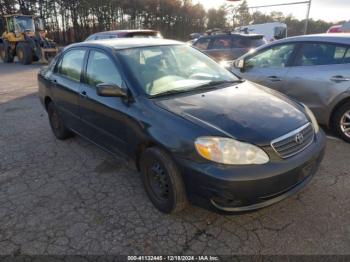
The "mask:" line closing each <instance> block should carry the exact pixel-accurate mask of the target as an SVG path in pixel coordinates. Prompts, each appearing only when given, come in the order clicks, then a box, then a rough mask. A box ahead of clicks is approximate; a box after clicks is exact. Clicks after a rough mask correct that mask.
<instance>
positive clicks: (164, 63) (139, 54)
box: [118, 45, 239, 96]
mask: <svg viewBox="0 0 350 262" xmlns="http://www.w3.org/2000/svg"><path fill="white" fill-rule="evenodd" d="M118 54H119V57H120V58H121V60H122V61H123V62H124V63H125V64H127V66H128V67H129V69H130V70H131V71H132V73H133V75H134V77H135V78H136V79H137V81H138V82H139V84H140V86H141V87H142V89H143V90H144V92H145V93H146V94H147V95H149V96H158V95H162V94H170V93H180V92H188V91H192V90H194V89H201V88H208V87H211V88H216V87H217V86H218V85H219V84H222V83H230V82H235V81H239V79H238V78H237V77H235V76H234V75H233V74H232V73H231V72H229V71H228V70H226V69H224V68H223V67H221V66H220V65H219V64H217V63H216V62H214V61H213V60H212V59H210V58H209V57H208V56H206V55H204V54H203V53H201V52H200V51H198V50H196V49H194V48H192V47H190V46H187V45H167V46H153V47H141V48H131V49H125V50H121V51H119V52H118Z"/></svg>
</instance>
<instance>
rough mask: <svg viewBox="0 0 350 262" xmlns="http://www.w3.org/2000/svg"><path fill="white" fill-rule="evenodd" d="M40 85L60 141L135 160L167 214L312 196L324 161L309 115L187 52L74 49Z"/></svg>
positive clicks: (120, 45) (119, 44)
mask: <svg viewBox="0 0 350 262" xmlns="http://www.w3.org/2000/svg"><path fill="white" fill-rule="evenodd" d="M38 80H39V97H40V100H41V102H42V104H43V106H44V107H45V109H46V110H47V113H48V116H49V122H50V125H51V128H52V131H53V134H54V135H55V136H56V137H57V138H58V139H65V138H68V137H69V136H71V135H72V134H73V133H75V134H79V135H81V136H83V137H85V138H87V139H88V140H90V141H92V142H93V143H95V144H97V145H99V146H100V147H102V148H103V149H105V150H106V151H108V152H110V153H112V154H115V155H122V156H126V158H130V157H131V158H132V159H134V160H135V163H136V166H137V167H138V169H139V170H140V171H141V174H142V180H143V183H144V186H145V189H146V192H147V194H148V196H149V198H150V200H151V201H152V203H153V204H154V205H155V206H156V207H157V208H158V209H159V210H160V211H162V212H166V213H170V212H176V211H180V210H182V209H183V208H184V207H185V206H186V205H187V200H188V199H189V200H191V202H192V203H195V204H199V205H201V206H204V207H208V208H209V207H215V208H217V209H219V210H223V211H247V210H254V209H258V208H262V207H265V206H268V205H271V204H273V203H275V202H277V201H280V200H282V199H284V198H286V197H288V196H290V195H292V194H294V193H295V192H297V191H298V190H300V189H301V188H302V187H304V186H305V185H306V184H307V183H308V182H309V181H310V180H311V178H312V176H313V174H314V173H315V172H316V170H317V168H318V166H319V164H320V161H321V159H322V156H323V152H324V146H325V136H324V133H323V132H322V131H321V130H320V129H319V127H318V125H317V122H316V120H315V118H314V116H313V114H312V113H311V111H310V110H309V109H308V108H307V107H305V106H303V105H302V104H300V103H297V102H294V101H292V100H290V99H288V98H287V97H286V96H284V95H282V94H279V93H278V92H274V91H272V90H270V89H268V88H265V87H261V86H258V85H255V84H253V83H251V82H247V81H242V80H240V79H238V78H237V77H236V76H234V75H233V74H232V73H231V72H229V71H228V70H226V69H224V68H223V67H221V66H220V65H218V64H217V63H216V62H215V61H213V60H212V59H211V58H209V57H208V56H206V55H205V54H203V53H201V52H200V51H198V50H196V49H194V48H192V47H190V46H188V45H187V44H185V43H181V42H177V41H171V40H164V39H113V40H104V41H93V42H83V43H78V44H74V45H71V46H69V47H67V48H65V50H64V51H63V52H61V53H60V55H59V56H57V58H56V59H55V61H53V62H52V63H51V64H50V66H49V67H47V68H45V69H42V70H41V71H40V73H39V75H38ZM61 164H62V165H64V163H61ZM116 190H118V188H116Z"/></svg>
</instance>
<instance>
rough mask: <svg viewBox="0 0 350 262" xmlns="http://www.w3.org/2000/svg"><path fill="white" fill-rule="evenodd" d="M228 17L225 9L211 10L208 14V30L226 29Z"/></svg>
mask: <svg viewBox="0 0 350 262" xmlns="http://www.w3.org/2000/svg"><path fill="white" fill-rule="evenodd" d="M226 16H227V12H226V10H225V9H224V8H223V7H221V8H219V9H209V10H208V13H207V19H208V23H207V28H208V29H213V28H225V27H226V22H227V20H226Z"/></svg>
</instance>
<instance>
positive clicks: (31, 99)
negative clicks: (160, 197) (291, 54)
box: [0, 63, 350, 255]
mask: <svg viewBox="0 0 350 262" xmlns="http://www.w3.org/2000/svg"><path fill="white" fill-rule="evenodd" d="M38 69H39V66H22V65H19V64H10V65H8V64H7V65H6V64H1V63H0V188H1V189H0V221H1V223H0V254H129V255H130V254H153V255H154V254H203V253H204V254H212V255H215V254H350V208H349V207H350V190H349V188H350V168H349V163H350V161H349V156H350V145H349V144H346V143H344V142H342V141H340V140H337V139H328V145H327V146H328V147H327V152H326V156H325V159H324V161H323V163H322V165H321V169H320V171H319V172H318V173H317V175H316V176H315V178H314V179H313V181H312V182H311V183H310V184H309V185H308V186H307V187H306V188H305V189H304V190H303V191H302V192H301V193H299V194H298V195H296V196H294V197H291V198H289V199H287V200H285V201H283V202H280V203H279V204H277V205H274V206H272V207H269V208H266V209H263V210H261V211H258V212H255V213H250V214H245V215H230V216H223V215H218V214H215V213H211V212H208V211H206V210H202V209H200V208H196V207H191V208H189V209H187V210H186V211H184V212H182V213H180V214H178V215H172V216H170V215H164V214H161V213H159V212H158V211H157V210H156V209H155V208H154V207H153V206H152V205H151V203H150V201H149V200H148V199H147V196H146V194H145V192H144V189H143V187H142V184H141V180H140V177H139V175H138V173H137V172H136V170H135V169H134V167H133V165H131V164H130V163H122V162H121V161H120V159H115V158H112V157H110V156H109V155H108V154H106V153H105V152H103V151H101V150H100V149H98V148H97V147H96V146H94V145H92V144H90V143H89V142H87V141H85V140H83V139H81V138H79V137H75V138H73V139H70V140H67V141H64V142H62V141H58V140H56V139H55V138H54V136H53V135H52V133H51V131H50V128H49V124H48V120H47V115H46V113H45V111H44V110H43V108H42V106H41V105H40V103H39V100H38V98H37V94H36V92H37V86H36V73H37V71H38Z"/></svg>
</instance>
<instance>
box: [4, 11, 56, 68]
mask: <svg viewBox="0 0 350 262" xmlns="http://www.w3.org/2000/svg"><path fill="white" fill-rule="evenodd" d="M57 52H58V49H57V47H56V44H55V42H53V41H52V40H50V39H47V38H46V32H45V30H44V26H43V20H42V19H41V18H37V17H35V16H31V15H19V14H17V15H5V16H4V17H3V18H0V58H1V59H2V60H3V61H4V62H5V63H12V62H13V60H14V58H15V57H16V56H17V57H18V60H19V62H20V63H22V64H24V65H29V64H31V63H32V62H33V61H40V62H41V63H48V62H49V60H51V58H53V57H54V56H55V55H56V54H57Z"/></svg>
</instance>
